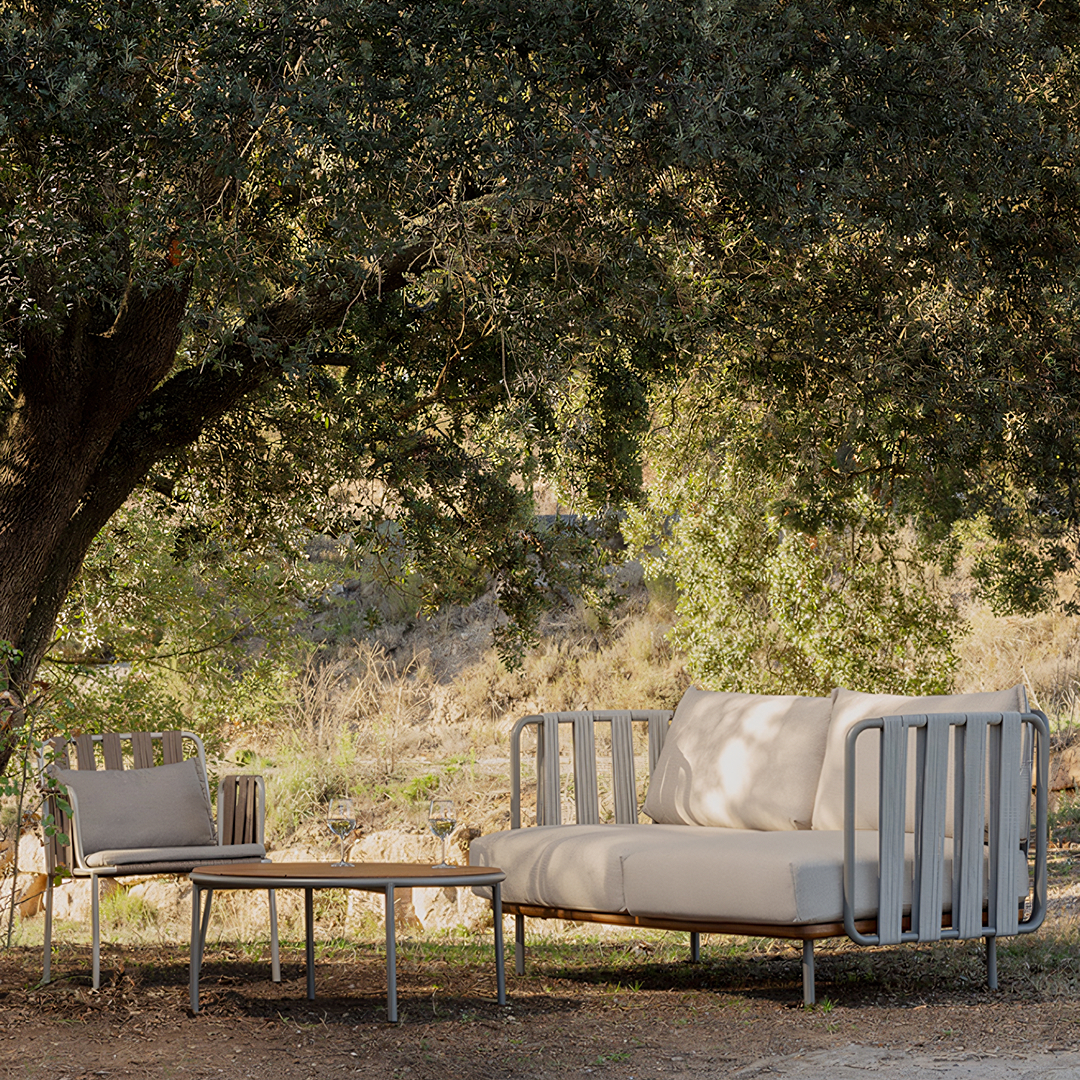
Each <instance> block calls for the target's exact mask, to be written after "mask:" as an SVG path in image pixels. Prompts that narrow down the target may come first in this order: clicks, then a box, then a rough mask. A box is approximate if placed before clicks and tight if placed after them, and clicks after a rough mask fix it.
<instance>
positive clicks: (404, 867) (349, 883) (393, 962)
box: [189, 863, 506, 1023]
mask: <svg viewBox="0 0 1080 1080" xmlns="http://www.w3.org/2000/svg"><path fill="white" fill-rule="evenodd" d="M189 877H190V879H191V969H190V990H191V1011H192V1012H193V1013H197V1012H198V1011H199V975H200V972H201V969H202V958H203V952H204V950H205V948H206V932H207V929H208V927H209V924H210V905H211V902H212V900H213V895H214V890H215V889H266V890H268V891H269V890H271V889H273V890H277V889H303V890H304V931H305V939H306V957H305V958H306V963H307V996H308V1000H309V1001H310V1000H314V997H315V937H314V892H315V890H316V889H361V890H363V891H365V892H376V893H382V894H383V895H384V896H385V898H386V902H385V922H386V984H387V992H386V997H387V1018H388V1019H389V1020H390V1022H391V1023H395V1022H396V1021H397V1018H398V1008H397V935H396V932H395V926H394V890H395V889H397V888H414V889H431V888H436V889H437V888H443V887H446V886H451V885H452V886H456V887H458V888H468V887H470V886H473V885H483V886H490V887H491V893H492V898H491V904H492V912H493V915H494V922H495V977H496V985H497V987H498V1000H499V1004H500V1005H505V1004H506V971H505V968H504V964H503V927H502V888H501V886H502V882H503V880H504V879H505V877H506V875H505V874H504V873H503V872H502V871H501V870H500V869H499V868H498V867H490V866H454V867H449V868H447V869H438V868H436V867H427V866H422V865H414V864H409V863H357V864H355V865H353V866H346V867H337V866H332V865H330V864H329V863H251V864H245V865H237V866H203V867H196V868H195V869H194V870H192V871H191V874H190V875H189ZM204 892H205V893H206V906H205V908H203V903H202V894H203V893H204Z"/></svg>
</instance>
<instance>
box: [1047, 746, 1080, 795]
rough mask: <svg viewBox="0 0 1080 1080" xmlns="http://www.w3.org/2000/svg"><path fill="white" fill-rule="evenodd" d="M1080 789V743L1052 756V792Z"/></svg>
mask: <svg viewBox="0 0 1080 1080" xmlns="http://www.w3.org/2000/svg"><path fill="white" fill-rule="evenodd" d="M1077 788H1080V743H1073V744H1072V745H1071V746H1065V747H1062V748H1061V749H1060V750H1054V751H1052V752H1051V754H1050V790H1051V791H1075V790H1076V789H1077Z"/></svg>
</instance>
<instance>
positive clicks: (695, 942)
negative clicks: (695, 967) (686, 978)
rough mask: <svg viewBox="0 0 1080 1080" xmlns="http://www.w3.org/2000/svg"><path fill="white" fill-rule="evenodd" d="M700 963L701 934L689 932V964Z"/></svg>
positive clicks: (693, 931)
mask: <svg viewBox="0 0 1080 1080" xmlns="http://www.w3.org/2000/svg"><path fill="white" fill-rule="evenodd" d="M700 962H701V934H700V933H699V932H698V931H697V930H691V931H690V963H691V964H697V963H700Z"/></svg>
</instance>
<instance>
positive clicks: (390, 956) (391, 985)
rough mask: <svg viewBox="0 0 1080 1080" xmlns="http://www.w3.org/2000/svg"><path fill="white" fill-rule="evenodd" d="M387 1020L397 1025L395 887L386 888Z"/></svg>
mask: <svg viewBox="0 0 1080 1080" xmlns="http://www.w3.org/2000/svg"><path fill="white" fill-rule="evenodd" d="M386 1018H387V1019H388V1020H389V1021H390V1023H391V1024H396V1023H397V935H396V933H395V927H394V886H393V885H387V886H386Z"/></svg>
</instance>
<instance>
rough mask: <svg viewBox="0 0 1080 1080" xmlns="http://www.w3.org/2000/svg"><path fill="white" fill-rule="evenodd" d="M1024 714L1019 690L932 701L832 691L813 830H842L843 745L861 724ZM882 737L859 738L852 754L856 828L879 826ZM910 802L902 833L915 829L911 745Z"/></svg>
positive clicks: (949, 821) (873, 733) (871, 733)
mask: <svg viewBox="0 0 1080 1080" xmlns="http://www.w3.org/2000/svg"><path fill="white" fill-rule="evenodd" d="M1000 712H1027V695H1026V694H1025V692H1024V688H1023V686H1014V687H1012V688H1010V689H1008V690H998V691H994V692H991V693H979V694H943V695H938V696H933V697H901V696H899V695H895V694H859V693H855V692H854V691H851V690H843V689H839V690H836V691H834V692H833V707H832V721H831V722H830V724H829V733H828V740H827V742H826V746H825V761H824V763H823V764H822V767H821V778H820V780H819V781H818V788H817V795H816V797H815V800H814V815H813V827H814V828H815V829H823V830H834V829H843V827H844V741H845V739H846V738H847V733H848V731H850V730H851V728H852V727H853V726H854V725H855V724H856V723H858V722H859V721H860V720H867V719H870V718H872V717H878V716H913V715H921V714H924V713H1000ZM880 742H881V738H880V736H879V734H878V732H876V731H868V732H866V733H865V734H863V735H861V736H859V742H858V744H857V746H856V755H855V770H856V775H855V799H856V805H855V828H856V829H876V828H877V824H878V784H877V774H878V755H879V749H878V748H879V746H880ZM907 775H908V780H909V783H908V800H907V813H906V828H907V830H908V831H909V832H910V831H912V830H913V829H914V828H915V788H914V783H913V778H914V775H915V740H914V739H911V740H910V743H909V748H908V774H907ZM949 784H950V788H949V805H950V806H951V805H952V771H951V770H950V774H949ZM946 835H952V814H951V813H949V814H948V815H947V822H946Z"/></svg>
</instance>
